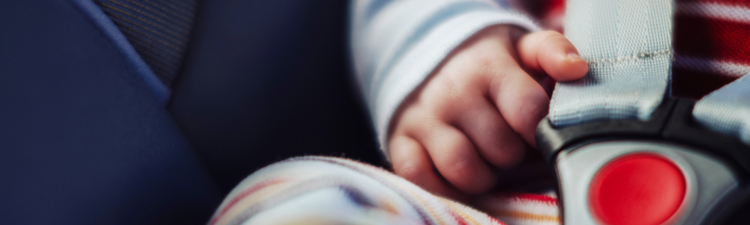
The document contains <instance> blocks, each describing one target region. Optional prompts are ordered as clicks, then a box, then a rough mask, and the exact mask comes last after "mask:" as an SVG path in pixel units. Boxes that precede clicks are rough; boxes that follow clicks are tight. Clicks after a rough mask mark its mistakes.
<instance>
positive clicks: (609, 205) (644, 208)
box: [589, 153, 686, 225]
mask: <svg viewBox="0 0 750 225" xmlns="http://www.w3.org/2000/svg"><path fill="white" fill-rule="evenodd" d="M685 189H686V184H685V177H684V176H683V175H682V172H681V171H680V169H679V167H677V166H676V165H674V164H673V163H672V162H670V161H668V160H667V159H664V158H662V157H659V156H658V155H655V154H648V153H637V154H632V155H625V156H622V157H620V158H618V159H615V160H613V161H611V162H609V163H608V164H607V165H605V166H604V167H602V168H601V169H600V170H599V172H597V174H596V175H595V176H594V179H593V180H592V182H591V186H590V187H589V206H590V207H591V209H592V211H593V212H594V215H595V216H596V217H597V218H598V219H599V221H600V222H603V223H605V224H611V225H620V224H640V225H658V224H662V223H664V222H666V221H667V220H668V219H669V218H670V217H671V216H672V215H673V214H674V213H675V212H677V209H679V208H680V205H681V204H682V201H683V199H684V198H685Z"/></svg>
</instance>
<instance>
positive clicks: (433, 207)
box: [209, 157, 560, 225]
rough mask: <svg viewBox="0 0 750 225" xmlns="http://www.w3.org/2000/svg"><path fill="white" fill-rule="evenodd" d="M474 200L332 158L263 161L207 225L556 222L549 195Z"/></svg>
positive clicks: (554, 205)
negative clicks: (467, 201)
mask: <svg viewBox="0 0 750 225" xmlns="http://www.w3.org/2000/svg"><path fill="white" fill-rule="evenodd" d="M475 205H478V206H479V207H481V208H482V211H484V212H486V213H487V214H485V213H483V212H480V211H477V210H475V209H472V208H470V207H467V206H465V205H462V204H460V203H457V202H454V201H451V200H448V199H444V198H441V197H437V196H435V195H432V194H430V193H428V192H426V191H424V190H423V189H421V188H419V187H417V186H416V185H414V184H412V183H410V182H409V181H407V180H404V179H403V178H401V177H398V176H396V175H394V174H393V173H390V172H388V171H386V170H383V169H381V168H377V167H373V166H370V165H367V164H364V163H360V162H357V161H353V160H349V159H341V158H332V157H300V158H292V159H288V160H285V161H282V162H279V163H275V164H272V165H270V166H267V167H265V168H263V169H261V170H258V171H257V172H255V173H253V174H252V175H251V176H249V177H248V178H246V179H245V180H244V181H242V183H240V184H239V185H237V187H236V188H235V189H234V190H233V191H232V192H230V193H229V195H228V196H227V197H226V198H225V199H224V202H222V203H221V206H220V207H219V208H218V210H217V211H216V212H215V213H214V216H213V218H212V219H211V221H210V222H209V225H238V224H244V225H250V224H258V225H266V224H393V225H397V224H434V225H443V224H445V225H449V224H455V225H469V224H539V225H542V224H544V225H552V224H559V223H560V222H559V221H560V218H559V213H558V212H559V210H558V207H557V198H555V197H554V194H544V195H539V194H493V195H487V196H482V197H479V198H477V199H476V200H475Z"/></svg>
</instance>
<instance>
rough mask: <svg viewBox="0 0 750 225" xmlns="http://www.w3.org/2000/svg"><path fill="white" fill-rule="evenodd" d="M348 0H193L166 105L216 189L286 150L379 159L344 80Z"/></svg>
mask: <svg viewBox="0 0 750 225" xmlns="http://www.w3.org/2000/svg"><path fill="white" fill-rule="evenodd" d="M347 7H348V1H346V0H335V1H310V0H273V1H268V0H252V1H201V2H200V4H199V6H198V10H197V14H196V21H195V27H194V29H193V32H194V35H193V37H192V39H191V44H190V48H189V49H188V53H187V56H186V59H185V62H184V67H183V72H182V73H181V74H180V75H179V77H178V78H177V80H176V81H175V84H174V86H173V88H172V90H173V94H172V100H171V102H170V104H169V106H168V109H169V111H170V113H171V114H172V116H173V118H174V119H175V121H177V123H178V125H179V126H180V128H182V131H183V132H184V133H185V136H186V137H187V138H188V140H190V142H191V144H192V145H193V147H194V148H195V150H196V152H198V154H199V155H200V156H201V159H202V160H203V161H204V162H205V164H206V167H207V168H208V170H209V171H210V173H211V174H212V176H213V178H214V179H215V180H216V182H217V184H218V185H219V187H220V188H221V190H222V191H224V192H228V191H229V190H231V189H232V188H233V187H234V186H235V185H236V184H237V183H239V182H240V181H241V180H242V179H243V178H245V177H246V176H248V175H249V174H250V173H252V172H253V171H255V170H256V169H258V168H261V167H263V166H266V165H268V164H271V163H273V162H276V161H279V160H283V159H287V158H290V157H293V156H303V155H329V156H344V157H347V158H352V159H357V160H361V161H364V162H368V163H371V164H376V165H379V164H381V163H382V162H381V156H380V153H379V151H378V149H377V142H376V137H375V134H374V133H373V131H372V128H371V126H370V122H369V120H368V117H367V115H366V112H365V110H364V108H363V107H362V105H361V104H360V103H359V102H358V101H357V99H358V97H357V95H356V94H355V93H356V92H355V91H354V89H353V85H352V84H351V83H350V76H349V72H350V71H349V68H348V67H347V65H348V60H347V58H348V54H347V48H346V46H347V41H346V32H345V31H346V16H347V13H346V12H347Z"/></svg>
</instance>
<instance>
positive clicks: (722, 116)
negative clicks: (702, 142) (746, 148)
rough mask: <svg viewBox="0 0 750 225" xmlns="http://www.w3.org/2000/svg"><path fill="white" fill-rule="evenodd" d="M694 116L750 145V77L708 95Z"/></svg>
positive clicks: (707, 125) (699, 103) (698, 104)
mask: <svg viewBox="0 0 750 225" xmlns="http://www.w3.org/2000/svg"><path fill="white" fill-rule="evenodd" d="M693 117H694V118H695V120H696V121H698V122H699V123H701V124H703V125H704V126H706V127H707V128H708V129H710V130H713V131H717V132H720V133H724V134H727V135H731V136H734V137H737V138H739V139H740V140H741V141H742V142H744V143H745V144H748V145H750V76H748V75H745V76H744V77H742V78H740V79H738V80H735V81H734V82H732V83H729V84H727V85H726V86H724V87H722V88H720V89H719V90H716V91H714V92H712V93H711V94H708V95H706V96H705V97H703V98H702V99H701V100H700V101H698V102H697V103H696V104H695V108H693Z"/></svg>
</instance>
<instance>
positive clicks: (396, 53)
mask: <svg viewBox="0 0 750 225" xmlns="http://www.w3.org/2000/svg"><path fill="white" fill-rule="evenodd" d="M352 7H353V8H352V10H351V12H352V15H351V17H352V18H351V20H350V21H351V22H350V26H351V27H350V28H351V29H350V32H351V33H350V36H351V37H350V40H352V42H351V49H352V56H353V58H354V59H353V62H354V68H355V70H356V74H357V78H358V83H359V86H360V89H361V90H362V94H363V97H364V99H365V100H366V101H367V104H368V106H369V109H370V113H371V116H372V118H373V119H374V123H375V127H376V129H377V131H378V139H379V140H380V143H381V148H382V149H383V150H386V148H387V144H386V143H385V141H386V139H387V136H388V133H387V130H388V124H389V122H390V119H391V117H392V115H393V113H394V112H395V111H396V108H398V106H399V105H400V104H401V102H402V101H403V99H405V98H406V96H407V95H409V93H411V92H412V90H414V89H415V88H416V87H417V86H419V84H420V83H422V81H423V80H424V79H425V78H426V77H427V76H428V75H429V74H430V73H431V72H432V70H434V69H435V67H437V65H438V64H440V62H441V61H442V60H443V58H445V57H446V56H447V55H448V54H449V53H450V52H451V51H452V50H453V48H455V47H456V46H458V45H459V44H460V43H461V42H463V41H464V40H466V39H467V38H468V37H469V36H471V35H472V34H474V33H476V32H478V31H479V30H481V29H483V28H485V27H488V26H491V25H496V24H512V25H516V26H519V27H522V28H525V29H528V30H537V29H538V28H537V27H536V25H535V24H534V23H533V22H532V21H531V20H530V19H529V18H528V17H525V16H523V15H521V14H519V13H517V12H515V11H512V10H510V8H509V5H508V4H507V2H504V1H491V0H404V1H390V0H355V1H353V4H352ZM385 152H386V155H387V151H385Z"/></svg>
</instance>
